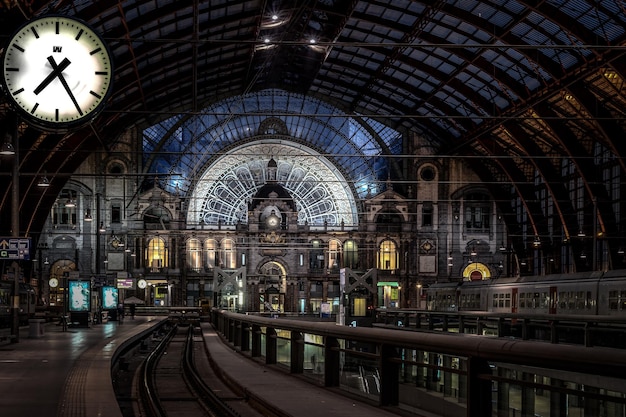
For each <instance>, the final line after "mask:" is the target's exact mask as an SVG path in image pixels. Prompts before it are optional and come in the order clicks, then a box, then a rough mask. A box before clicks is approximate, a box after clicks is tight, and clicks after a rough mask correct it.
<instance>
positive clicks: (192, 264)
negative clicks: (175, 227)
mask: <svg viewBox="0 0 626 417" xmlns="http://www.w3.org/2000/svg"><path fill="white" fill-rule="evenodd" d="M187 268H188V269H189V270H191V271H193V272H200V271H201V270H202V247H201V246H200V241H199V240H198V239H195V238H192V239H189V240H188V241H187Z"/></svg>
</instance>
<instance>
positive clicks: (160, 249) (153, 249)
mask: <svg viewBox="0 0 626 417" xmlns="http://www.w3.org/2000/svg"><path fill="white" fill-rule="evenodd" d="M146 261H147V263H148V266H149V267H150V270H151V271H152V272H159V271H160V269H161V268H166V267H167V248H166V247H165V240H163V239H162V238H160V237H154V238H152V239H150V240H149V241H148V249H147V253H146Z"/></svg>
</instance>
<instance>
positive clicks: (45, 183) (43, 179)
mask: <svg viewBox="0 0 626 417" xmlns="http://www.w3.org/2000/svg"><path fill="white" fill-rule="evenodd" d="M37 187H50V180H49V179H48V177H46V176H45V175H44V176H42V177H41V178H39V182H38V183H37Z"/></svg>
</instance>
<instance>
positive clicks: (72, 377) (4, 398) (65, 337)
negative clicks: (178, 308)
mask: <svg viewBox="0 0 626 417" xmlns="http://www.w3.org/2000/svg"><path fill="white" fill-rule="evenodd" d="M159 320H160V319H159ZM159 320H156V319H153V318H148V317H137V318H136V319H135V320H126V321H125V322H124V324H121V325H120V324H119V323H118V322H108V323H104V324H96V325H93V326H90V327H76V328H74V327H70V328H68V329H67V330H66V331H63V328H62V326H57V325H56V324H54V323H47V324H45V325H44V327H43V330H42V331H41V332H39V334H37V335H36V337H29V335H30V332H29V328H28V327H24V328H22V329H20V340H19V342H18V343H3V344H1V345H0V370H1V371H0V392H2V395H0V410H2V416H3V417H32V416H37V417H61V416H63V417H96V416H107V417H121V416H122V414H121V411H120V408H119V406H118V404H117V399H116V397H115V392H114V391H113V384H112V382H111V358H112V356H113V354H114V353H115V350H116V349H117V348H118V347H120V346H121V345H122V344H123V343H124V342H125V341H126V340H128V339H131V338H133V337H135V336H137V335H139V334H140V333H143V332H145V331H149V330H150V328H152V327H153V326H154V325H156V324H157V323H158V322H159Z"/></svg>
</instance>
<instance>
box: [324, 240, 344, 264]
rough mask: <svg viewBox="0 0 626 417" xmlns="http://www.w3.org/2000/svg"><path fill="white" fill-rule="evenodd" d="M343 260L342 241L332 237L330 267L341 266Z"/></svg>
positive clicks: (329, 251) (329, 243) (329, 247)
mask: <svg viewBox="0 0 626 417" xmlns="http://www.w3.org/2000/svg"><path fill="white" fill-rule="evenodd" d="M340 262H341V242H340V241H338V240H336V239H331V240H330V241H329V242H328V265H327V267H328V269H337V268H339V265H340Z"/></svg>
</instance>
